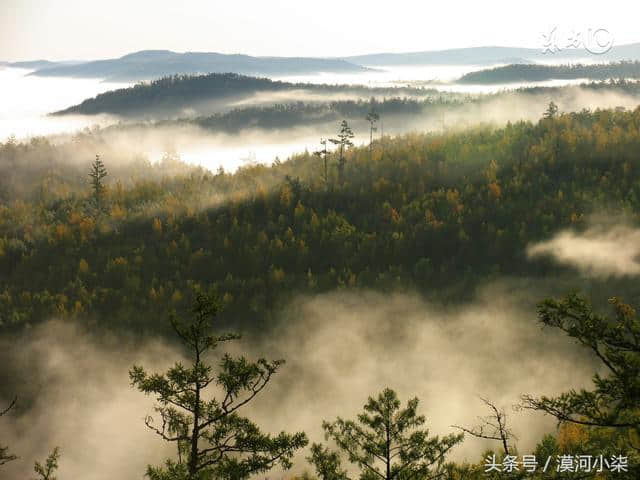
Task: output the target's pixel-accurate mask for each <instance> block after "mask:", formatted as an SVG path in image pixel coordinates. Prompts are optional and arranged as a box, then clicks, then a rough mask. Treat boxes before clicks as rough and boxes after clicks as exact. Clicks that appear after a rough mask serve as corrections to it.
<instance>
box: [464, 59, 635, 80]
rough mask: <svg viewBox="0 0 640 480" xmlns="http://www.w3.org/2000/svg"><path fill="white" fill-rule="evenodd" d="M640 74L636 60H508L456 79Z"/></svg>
mask: <svg viewBox="0 0 640 480" xmlns="http://www.w3.org/2000/svg"><path fill="white" fill-rule="evenodd" d="M639 77H640V62H639V61H634V62H631V61H621V62H617V63H616V62H614V63H602V64H594V65H583V64H579V63H578V64H574V65H571V64H568V65H535V64H510V65H505V66H502V67H495V68H491V69H487V70H479V71H476V72H470V73H467V74H465V75H463V76H462V77H460V78H459V79H458V83H476V84H491V83H516V82H541V81H544V80H554V79H563V80H566V79H582V78H585V79H589V80H606V79H610V78H619V79H630V78H639Z"/></svg>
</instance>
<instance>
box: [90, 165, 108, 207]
mask: <svg viewBox="0 0 640 480" xmlns="http://www.w3.org/2000/svg"><path fill="white" fill-rule="evenodd" d="M107 175H108V173H107V167H105V165H104V163H103V162H102V160H100V155H96V159H95V160H94V162H93V163H92V164H91V170H90V171H89V183H90V184H91V189H92V196H93V203H94V207H95V208H96V211H98V212H100V211H101V210H102V200H103V196H104V190H105V187H104V179H105V178H106V177H107Z"/></svg>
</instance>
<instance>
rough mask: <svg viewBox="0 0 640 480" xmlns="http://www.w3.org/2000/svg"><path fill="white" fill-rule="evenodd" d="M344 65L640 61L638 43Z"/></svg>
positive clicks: (427, 55)
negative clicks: (600, 50) (597, 50)
mask: <svg viewBox="0 0 640 480" xmlns="http://www.w3.org/2000/svg"><path fill="white" fill-rule="evenodd" d="M340 58H342V59H344V60H346V61H348V62H353V63H356V64H358V65H365V66H379V67H385V66H401V65H404V66H408V65H482V64H510V63H519V64H524V63H532V62H549V61H551V60H562V61H578V60H585V59H589V60H594V61H597V62H610V61H620V60H640V43H630V44H626V45H618V46H614V47H612V48H611V50H609V51H608V52H607V53H604V54H598V55H596V54H592V53H589V52H588V51H587V50H585V49H581V48H578V49H564V50H561V51H559V52H555V53H543V49H542V48H520V47H498V46H489V47H470V48H454V49H448V50H431V51H423V52H409V53H374V54H369V55H356V56H349V57H340Z"/></svg>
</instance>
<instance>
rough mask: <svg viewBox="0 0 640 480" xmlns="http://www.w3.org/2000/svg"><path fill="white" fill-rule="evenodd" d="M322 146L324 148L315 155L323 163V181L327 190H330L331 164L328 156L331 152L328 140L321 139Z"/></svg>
mask: <svg viewBox="0 0 640 480" xmlns="http://www.w3.org/2000/svg"><path fill="white" fill-rule="evenodd" d="M320 145H322V148H321V149H320V150H316V151H315V152H313V154H314V155H315V156H316V157H318V158H319V159H320V160H322V162H323V171H322V180H323V182H324V187H325V189H327V190H328V189H329V163H328V158H327V156H328V155H329V151H328V150H327V140H326V139H324V138H321V139H320Z"/></svg>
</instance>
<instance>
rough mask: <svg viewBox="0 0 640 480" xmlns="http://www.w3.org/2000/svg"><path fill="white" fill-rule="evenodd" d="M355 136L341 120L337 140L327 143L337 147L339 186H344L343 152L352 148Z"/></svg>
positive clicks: (333, 139)
mask: <svg viewBox="0 0 640 480" xmlns="http://www.w3.org/2000/svg"><path fill="white" fill-rule="evenodd" d="M354 136H355V135H354V134H353V130H351V127H350V126H349V124H348V123H347V121H346V120H343V121H342V122H341V123H340V131H339V132H338V138H330V139H329V141H330V142H331V143H333V144H334V145H338V182H339V183H340V185H343V184H344V166H345V165H346V163H347V160H346V158H345V157H344V152H345V150H346V149H347V148H349V147H351V146H353V142H352V141H351V139H352V138H353V137H354Z"/></svg>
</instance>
